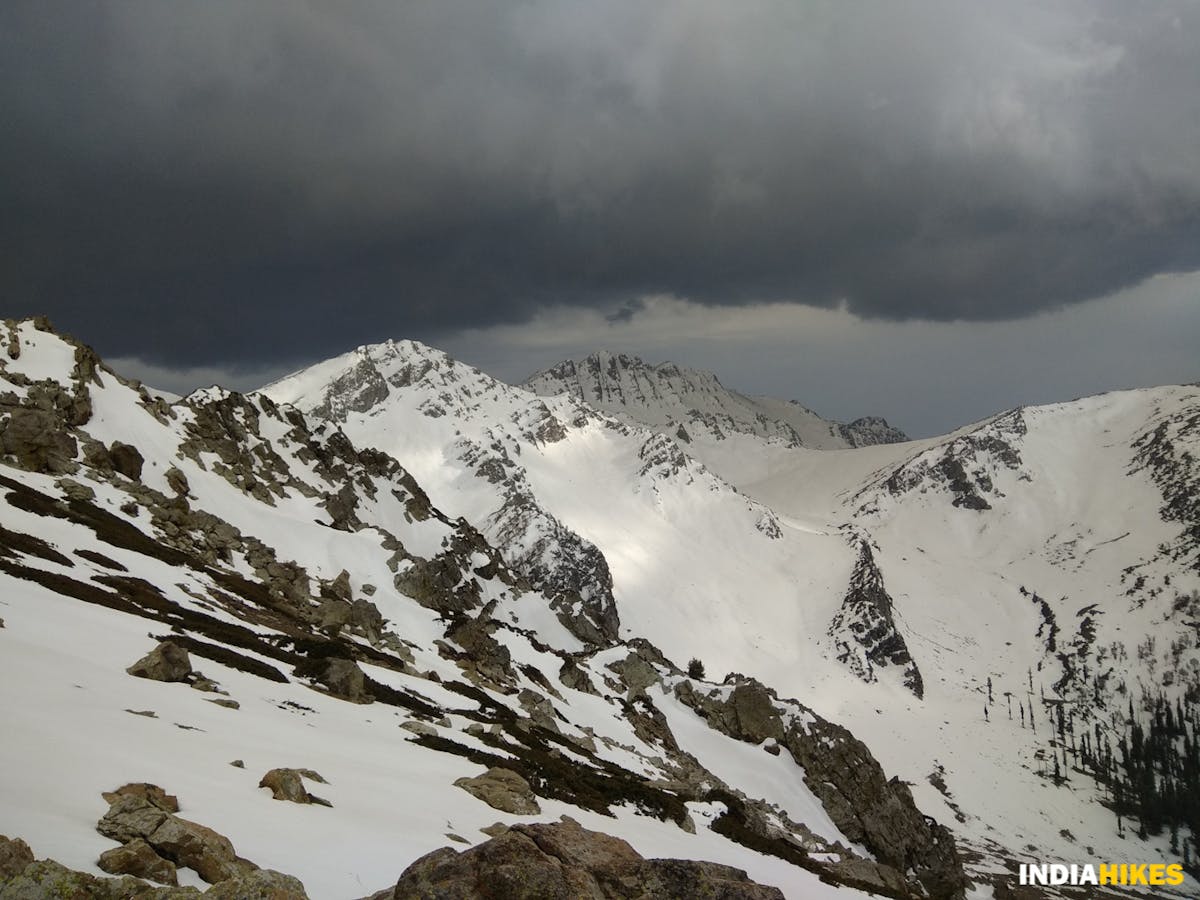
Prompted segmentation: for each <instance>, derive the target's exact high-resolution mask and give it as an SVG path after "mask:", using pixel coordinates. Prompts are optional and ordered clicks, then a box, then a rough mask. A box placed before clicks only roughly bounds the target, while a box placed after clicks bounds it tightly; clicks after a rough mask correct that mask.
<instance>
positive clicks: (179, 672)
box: [125, 641, 192, 681]
mask: <svg viewBox="0 0 1200 900" xmlns="http://www.w3.org/2000/svg"><path fill="white" fill-rule="evenodd" d="M125 671H126V672H128V673H129V674H130V675H136V676H137V677H138V678H150V679H152V680H154V681H186V680H187V678H188V676H189V675H191V674H192V661H191V659H190V658H189V657H188V652H187V651H186V650H184V649H183V648H182V647H180V646H179V645H178V644H173V643H171V642H170V641H163V642H162V643H161V644H159V645H158V646H157V647H155V648H154V649H153V650H151V651H150V652H149V653H147V654H146V655H145V656H143V657H142V658H141V659H139V660H138V661H137V662H135V663H134V664H133V665H132V666H130V667H129V668H128V669H126V670H125Z"/></svg>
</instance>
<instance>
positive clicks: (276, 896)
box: [204, 869, 308, 900]
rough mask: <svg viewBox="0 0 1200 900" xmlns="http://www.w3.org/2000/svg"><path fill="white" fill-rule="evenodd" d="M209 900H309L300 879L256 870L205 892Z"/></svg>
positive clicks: (274, 872)
mask: <svg viewBox="0 0 1200 900" xmlns="http://www.w3.org/2000/svg"><path fill="white" fill-rule="evenodd" d="M204 896H205V897H206V898H208V900H308V894H307V893H305V891H304V885H303V884H302V883H301V882H300V879H299V878H296V877H295V876H292V875H285V874H283V873H282V872H276V871H275V870H274V869H256V870H255V871H253V872H246V873H244V874H241V875H235V876H234V877H233V878H229V879H226V880H225V881H222V882H220V883H218V884H214V885H213V886H212V887H211V888H209V889H208V890H207V891H205V892H204Z"/></svg>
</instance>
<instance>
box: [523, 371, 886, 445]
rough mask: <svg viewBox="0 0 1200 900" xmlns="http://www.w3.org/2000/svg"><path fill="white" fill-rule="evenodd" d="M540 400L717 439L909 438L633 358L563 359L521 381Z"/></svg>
mask: <svg viewBox="0 0 1200 900" xmlns="http://www.w3.org/2000/svg"><path fill="white" fill-rule="evenodd" d="M522 384H523V385H524V386H525V387H527V388H529V389H530V390H532V391H533V392H534V393H536V394H539V395H542V396H550V395H554V394H560V393H566V394H569V395H570V396H573V397H575V398H577V399H580V400H583V401H585V402H587V403H588V404H589V405H591V406H593V407H594V408H596V409H598V410H601V411H604V412H608V413H610V414H614V415H624V416H627V417H628V418H629V419H631V420H633V421H635V422H638V423H639V424H642V425H647V426H650V427H652V428H656V429H659V430H662V431H664V433H666V432H669V431H672V430H676V431H677V429H680V428H682V429H684V433H686V434H687V435H688V437H686V438H685V439H686V440H690V439H691V432H692V431H694V430H696V429H703V430H705V431H707V432H708V433H709V434H710V435H711V436H712V437H713V438H715V439H718V440H719V439H721V437H722V435H723V433H724V432H725V431H730V430H732V431H739V432H744V433H748V434H752V435H756V436H758V437H765V438H772V439H776V440H779V441H782V442H784V443H785V444H786V445H788V446H793V447H799V446H804V447H814V448H818V449H840V448H844V447H861V446H870V445H872V444H878V443H892V442H898V441H904V440H907V438H906V437H905V436H904V434H903V433H902V432H900V431H899V430H898V429H895V428H893V427H891V426H890V425H888V424H887V422H886V420H884V419H882V418H880V417H878V416H864V417H862V418H859V419H855V420H854V421H853V422H850V423H849V424H842V423H838V422H832V421H830V420H827V419H823V418H821V417H820V416H819V415H817V414H816V413H814V412H813V411H812V410H810V409H807V408H805V407H804V406H802V405H801V404H800V403H799V402H797V401H795V400H788V401H781V400H775V399H773V398H769V397H752V396H748V395H746V394H742V393H739V392H737V391H732V390H730V389H728V388H726V387H725V386H724V385H723V384H721V381H720V379H719V378H718V377H717V376H716V375H715V374H714V373H712V372H709V371H706V370H702V369H691V368H687V367H685V366H680V365H677V364H676V363H673V362H662V363H658V364H657V365H651V364H649V363H646V362H645V361H643V360H642V359H640V358H639V357H637V356H632V355H628V354H624V353H610V352H607V351H599V352H596V353H593V354H591V355H589V356H586V357H584V358H582V359H579V360H571V359H568V360H563V361H562V362H559V363H556V364H554V365H553V366H550V367H548V368H546V369H543V370H541V371H539V372H535V373H534V374H533V375H530V376H529V377H528V378H527V379H525V381H524V382H523V383H522Z"/></svg>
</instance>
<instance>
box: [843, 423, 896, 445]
mask: <svg viewBox="0 0 1200 900" xmlns="http://www.w3.org/2000/svg"><path fill="white" fill-rule="evenodd" d="M838 431H839V432H840V433H841V435H842V437H843V438H845V439H846V443H847V444H849V445H850V446H851V447H871V446H874V445H875V444H899V443H902V442H904V441H907V440H908V436H907V435H906V434H905V433H904V432H903V431H901V430H900V429H899V428H896V427H895V426H893V425H889V424H888V421H887V419H884V418H881V417H880V416H862V417H861V418H858V419H855V420H854V421H853V422H850V423H848V424H846V425H839V426H838Z"/></svg>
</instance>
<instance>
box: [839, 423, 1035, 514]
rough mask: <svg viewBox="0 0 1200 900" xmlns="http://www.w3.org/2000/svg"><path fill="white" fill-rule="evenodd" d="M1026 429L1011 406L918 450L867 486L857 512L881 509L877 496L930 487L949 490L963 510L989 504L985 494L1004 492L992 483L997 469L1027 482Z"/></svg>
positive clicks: (994, 495)
mask: <svg viewBox="0 0 1200 900" xmlns="http://www.w3.org/2000/svg"><path fill="white" fill-rule="evenodd" d="M1026 431H1027V428H1026V425H1025V417H1024V414H1023V413H1022V411H1021V409H1019V408H1018V409H1014V410H1011V411H1009V412H1006V413H1003V414H1002V415H999V416H996V417H995V418H993V419H990V420H989V421H987V422H985V423H984V424H983V425H980V426H979V427H978V428H976V429H975V430H974V431H971V432H969V433H967V434H964V435H960V436H958V437H956V438H953V439H951V440H949V441H946V442H945V443H942V444H938V445H937V446H935V447H933V448H931V449H929V450H926V451H924V452H923V453H920V454H918V455H917V456H915V457H914V458H912V459H910V460H908V461H907V462H905V463H904V464H903V465H901V466H899V467H898V468H896V469H895V470H893V471H892V472H890V473H889V474H887V475H885V476H883V477H882V478H880V479H879V480H878V481H875V482H873V483H871V484H868V485H867V486H866V487H864V488H863V489H862V490H861V491H859V492H858V493H857V494H855V496H854V497H853V498H852V500H851V503H853V504H855V506H854V510H855V513H856V514H857V515H869V514H871V513H874V512H877V511H878V510H879V507H880V495H881V494H882V495H883V496H889V495H890V496H892V497H898V496H901V495H903V494H910V493H913V492H917V491H925V490H927V489H929V488H930V487H936V488H938V489H939V490H942V491H945V492H947V493H949V495H950V497H951V503H952V504H953V505H954V506H956V507H960V508H962V509H971V510H976V511H982V510H987V509H991V508H992V504H991V502H989V500H988V498H989V497H991V498H992V499H993V500H994V499H997V498H1001V497H1003V496H1004V494H1003V493H1002V492H1001V491H1000V490H999V488H998V487H997V485H996V481H995V479H996V476H997V474H998V473H999V472H1000V471H1003V470H1009V471H1013V472H1016V473H1017V477H1018V478H1020V479H1023V480H1026V481H1027V480H1029V475H1028V474H1026V473H1025V472H1023V471H1022V470H1021V453H1020V450H1019V449H1018V447H1019V445H1020V441H1021V438H1022V437H1023V436H1024V435H1025V433H1026Z"/></svg>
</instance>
